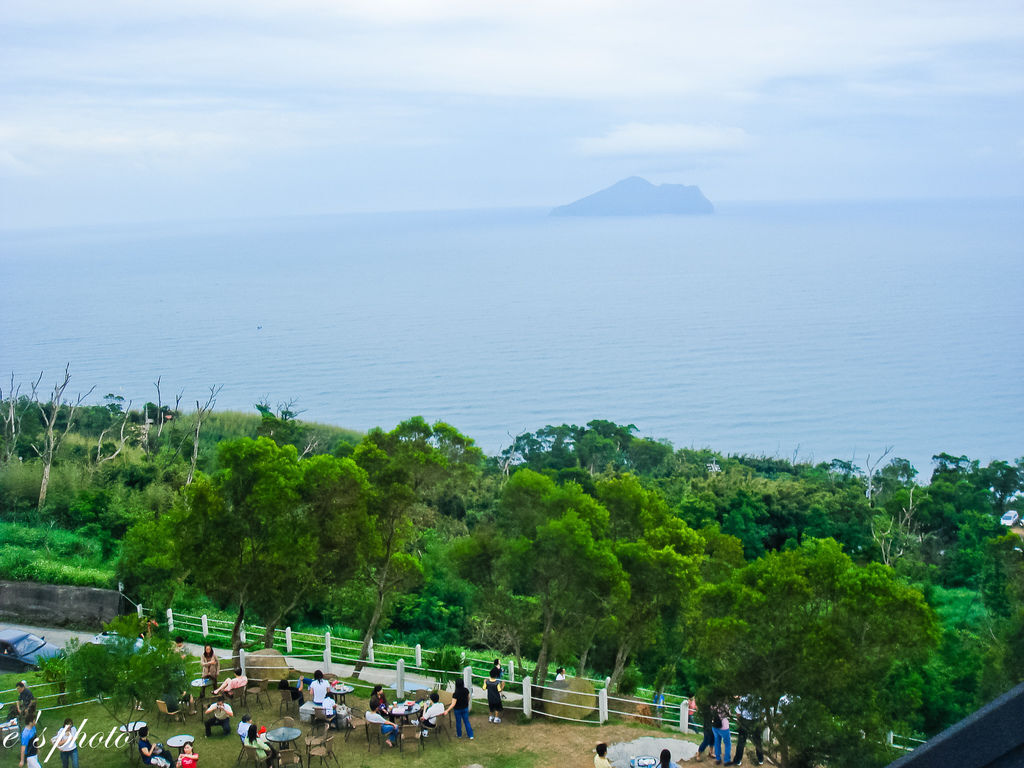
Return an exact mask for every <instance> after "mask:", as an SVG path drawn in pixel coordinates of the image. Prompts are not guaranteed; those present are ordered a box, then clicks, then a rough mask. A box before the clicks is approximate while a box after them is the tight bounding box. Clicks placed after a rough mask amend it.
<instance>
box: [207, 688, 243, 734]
mask: <svg viewBox="0 0 1024 768" xmlns="http://www.w3.org/2000/svg"><path fill="white" fill-rule="evenodd" d="M206 714H207V715H209V717H207V718H206V720H204V721H203V725H205V726H206V735H207V736H209V735H210V731H211V729H212V728H213V726H215V725H217V726H220V727H221V728H223V729H224V733H226V734H227V733H231V718H232V717H234V716H235V713H234V712H233V711H232V709H231V705H229V704H228V703H227V702H226V701H225V700H224V697H223V696H221V697H220V698H218V699H217V701H215V702H213V704H211V705H210V706H208V707H207V708H206Z"/></svg>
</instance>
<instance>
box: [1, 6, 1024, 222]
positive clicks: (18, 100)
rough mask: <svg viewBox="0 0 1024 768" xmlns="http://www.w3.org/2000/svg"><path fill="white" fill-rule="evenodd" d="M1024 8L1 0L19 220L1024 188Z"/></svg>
mask: <svg viewBox="0 0 1024 768" xmlns="http://www.w3.org/2000/svg"><path fill="white" fill-rule="evenodd" d="M1022 65H1024V3H1021V2H1020V0H1013V1H1011V2H1002V1H1000V0H973V1H970V2H947V1H946V0H925V1H922V2H916V1H915V2H906V1H905V0H857V1H856V2H852V1H849V0H847V1H845V2H833V1H832V0H773V1H772V2H764V0H753V1H750V0H623V1H615V2H613V1H611V0H585V1H584V0H542V1H535V0H511V1H506V0H351V1H349V0H285V1H281V2H277V1H275V0H221V1H219V2H218V1H217V0H171V1H170V2H164V1H163V0H146V1H143V0H132V1H128V0H90V2H81V0H49V1H48V2H44V3H40V2H39V1H38V0H2V2H0V228H6V229H12V228H15V229H16V228H23V227H30V228H34V227H49V226H67V225H83V224H96V223H107V222H145V221H165V220H181V219H206V218H221V217H232V218H233V217H250V216H258V217H262V216H272V215H293V214H320V213H334V212H352V211H393V210H433V209H452V208H455V209H460V208H483V207H510V206H542V205H557V204H562V203H566V202H569V201H571V200H573V199H576V198H578V197H581V196H583V195H586V194H589V193H591V192H593V191H596V190H597V189H600V188H603V187H605V186H608V185H610V184H612V183H614V182H615V181H617V180H619V179H622V178H624V177H627V176H632V175H639V176H643V177H645V178H647V179H649V180H651V181H653V182H657V183H665V182H671V183H685V184H697V185H698V186H700V187H701V189H702V190H703V191H704V193H705V194H706V195H707V196H708V197H709V198H710V199H711V200H712V201H715V202H721V201H736V200H835V199H893V198H919V197H928V198H930V197H951V198H962V197H1006V196H1020V195H1024V99H1022V98H1021V97H1022V91H1024V66H1022Z"/></svg>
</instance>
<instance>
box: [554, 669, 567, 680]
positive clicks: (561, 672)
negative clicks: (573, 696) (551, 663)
mask: <svg viewBox="0 0 1024 768" xmlns="http://www.w3.org/2000/svg"><path fill="white" fill-rule="evenodd" d="M559 680H565V667H559V668H558V669H556V670H555V682H556V683H557V682H558V681H559Z"/></svg>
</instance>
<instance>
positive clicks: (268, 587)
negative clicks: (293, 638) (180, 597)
mask: <svg viewBox="0 0 1024 768" xmlns="http://www.w3.org/2000/svg"><path fill="white" fill-rule="evenodd" d="M218 461H219V464H220V471H219V472H217V474H216V475H214V476H213V477H208V476H206V475H203V474H199V475H197V476H196V479H195V482H193V483H192V484H191V485H189V486H187V487H186V488H185V489H184V490H183V493H182V496H181V499H180V501H179V503H178V504H177V505H176V506H175V507H174V509H173V510H171V512H170V513H168V514H167V515H165V516H164V517H163V518H161V520H162V521H163V522H164V525H165V526H167V527H166V530H168V531H170V532H174V533H175V535H174V536H173V537H172V538H171V539H170V540H169V544H170V548H171V549H172V551H173V553H174V557H175V558H176V559H178V560H179V561H180V562H184V563H188V564H189V567H190V570H189V578H190V580H191V582H192V583H194V584H195V585H196V586H198V587H199V588H200V589H201V590H203V591H204V592H205V593H206V594H207V595H209V596H210V597H211V598H213V599H214V600H216V601H217V602H218V603H219V604H220V605H222V606H225V607H227V606H234V607H235V609H236V616H235V623H234V626H233V628H232V637H231V642H232V647H233V649H234V654H235V656H236V657H237V655H238V652H239V650H240V648H241V629H242V626H243V622H244V620H245V616H246V611H247V610H248V609H249V608H250V606H252V607H254V608H255V607H257V606H258V607H259V608H260V609H261V610H262V612H263V613H264V614H265V615H266V616H269V617H273V616H274V608H273V606H274V605H279V604H280V601H281V600H287V599H289V598H288V597H287V596H288V595H289V592H290V591H291V590H294V589H295V587H296V585H301V584H302V583H303V580H304V579H306V578H309V577H310V575H311V571H313V570H314V569H315V564H316V563H317V557H316V555H317V552H318V551H319V544H318V536H319V531H317V530H316V529H314V527H313V526H312V525H311V521H310V518H309V516H308V515H307V514H306V509H305V507H304V505H303V504H302V497H301V493H300V483H301V481H302V471H301V469H300V467H299V461H298V456H297V453H296V450H295V447H294V446H291V445H284V446H278V445H276V444H275V443H274V442H273V441H272V440H270V439H269V438H266V437H261V438H258V439H256V440H252V439H249V438H242V439H239V440H231V441H228V442H225V443H221V445H220V448H219V451H218Z"/></svg>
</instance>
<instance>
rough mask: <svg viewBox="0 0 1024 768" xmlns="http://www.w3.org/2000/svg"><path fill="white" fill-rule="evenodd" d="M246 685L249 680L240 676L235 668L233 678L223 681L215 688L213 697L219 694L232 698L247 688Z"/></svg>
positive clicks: (240, 672) (238, 670) (239, 670)
mask: <svg viewBox="0 0 1024 768" xmlns="http://www.w3.org/2000/svg"><path fill="white" fill-rule="evenodd" d="M248 684H249V678H248V677H246V676H245V675H244V674H242V670H241V669H238V668H236V669H235V676H234V677H229V678H228V679H227V680H225V681H224V682H223V683H221V684H220V685H219V686H217V688H216V690H214V692H213V695H214V696H220V695H221V694H224V695H225V696H229V697H232V698H233V697H234V695H235V694H236V693H238V692H239V691H244V690H245V686H247V685H248Z"/></svg>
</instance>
